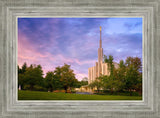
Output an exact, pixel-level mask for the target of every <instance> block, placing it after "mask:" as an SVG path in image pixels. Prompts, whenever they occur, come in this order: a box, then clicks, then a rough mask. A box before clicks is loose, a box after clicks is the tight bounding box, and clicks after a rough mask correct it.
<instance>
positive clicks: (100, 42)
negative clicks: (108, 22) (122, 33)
mask: <svg viewBox="0 0 160 118" xmlns="http://www.w3.org/2000/svg"><path fill="white" fill-rule="evenodd" d="M101 30H102V27H101V26H100V41H99V47H100V48H102V40H101Z"/></svg>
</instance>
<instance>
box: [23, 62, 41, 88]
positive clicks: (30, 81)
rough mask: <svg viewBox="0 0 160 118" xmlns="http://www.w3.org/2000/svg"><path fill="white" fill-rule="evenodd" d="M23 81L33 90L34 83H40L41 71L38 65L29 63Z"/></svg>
mask: <svg viewBox="0 0 160 118" xmlns="http://www.w3.org/2000/svg"><path fill="white" fill-rule="evenodd" d="M24 79H25V80H24V81H25V83H26V84H27V85H30V90H33V87H34V85H40V84H41V82H42V81H43V71H42V67H41V66H40V65H38V66H36V65H34V66H33V65H31V66H30V67H29V68H27V69H26V72H25V73H24Z"/></svg>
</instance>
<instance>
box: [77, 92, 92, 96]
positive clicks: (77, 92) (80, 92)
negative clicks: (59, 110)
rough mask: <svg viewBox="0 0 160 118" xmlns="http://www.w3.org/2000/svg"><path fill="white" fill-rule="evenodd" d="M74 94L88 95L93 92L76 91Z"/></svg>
mask: <svg viewBox="0 0 160 118" xmlns="http://www.w3.org/2000/svg"><path fill="white" fill-rule="evenodd" d="M76 94H88V95H90V94H93V93H89V92H76Z"/></svg>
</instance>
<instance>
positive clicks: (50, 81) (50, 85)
mask: <svg viewBox="0 0 160 118" xmlns="http://www.w3.org/2000/svg"><path fill="white" fill-rule="evenodd" d="M53 79H54V72H51V71H49V72H47V74H46V77H45V80H44V82H45V87H46V88H47V89H48V91H53Z"/></svg>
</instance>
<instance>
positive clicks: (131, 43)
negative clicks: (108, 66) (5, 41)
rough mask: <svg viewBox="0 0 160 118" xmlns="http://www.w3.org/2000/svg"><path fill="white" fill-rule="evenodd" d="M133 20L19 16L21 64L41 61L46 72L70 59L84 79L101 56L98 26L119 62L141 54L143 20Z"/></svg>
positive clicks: (108, 49)
mask: <svg viewBox="0 0 160 118" xmlns="http://www.w3.org/2000/svg"><path fill="white" fill-rule="evenodd" d="M130 21H131V20H130V19H129V18H124V19H122V18H121V19H116V18H114V19H112V18H20V19H19V20H18V64H19V65H20V66H21V65H22V64H23V63H24V62H27V64H28V65H30V64H37V65H38V64H40V65H41V66H42V69H43V70H44V74H45V73H46V72H47V71H53V70H54V69H55V67H57V66H62V65H63V64H64V63H67V64H70V65H71V68H72V69H73V70H74V72H75V73H76V77H77V78H78V79H79V80H81V79H82V78H83V77H86V76H87V75H88V68H89V67H92V66H94V65H95V62H96V61H97V58H98V47H99V37H100V33H99V26H102V42H103V44H102V46H103V50H104V54H105V55H109V54H111V55H113V56H114V59H115V61H117V62H118V61H119V60H120V59H125V58H126V57H127V56H138V57H142V31H141V27H142V24H141V22H140V19H132V22H131V23H130ZM127 23H128V24H127ZM119 24H121V25H119ZM124 24H125V25H124ZM115 25H117V26H118V27H117V26H115ZM126 27H128V28H129V27H130V28H131V29H133V28H134V27H136V28H134V30H136V32H126ZM132 31H133V30H132ZM137 32H138V33H137Z"/></svg>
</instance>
